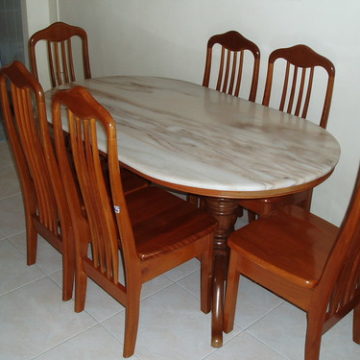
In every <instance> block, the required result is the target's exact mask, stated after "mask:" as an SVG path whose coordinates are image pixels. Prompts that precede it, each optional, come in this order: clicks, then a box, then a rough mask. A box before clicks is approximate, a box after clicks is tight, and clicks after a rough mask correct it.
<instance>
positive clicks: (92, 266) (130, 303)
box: [53, 87, 216, 357]
mask: <svg viewBox="0 0 360 360" xmlns="http://www.w3.org/2000/svg"><path fill="white" fill-rule="evenodd" d="M63 107H65V108H67V109H68V110H67V113H68V118H67V119H66V120H65V119H62V118H61V109H62V108H63ZM64 122H67V125H68V128H69V132H70V142H71V149H72V158H73V162H74V164H75V169H76V177H77V179H78V183H79V184H80V186H79V187H80V193H81V195H80V196H81V198H82V199H83V201H84V205H85V213H86V216H85V217H83V216H82V212H81V209H80V202H79V193H78V192H77V191H76V187H75V186H74V184H73V178H72V173H71V170H70V167H69V163H68V159H67V155H66V146H65V142H64V138H63V131H62V127H63V123H64ZM53 124H54V137H55V144H56V153H57V158H58V162H59V166H60V169H61V175H62V179H63V181H64V184H65V188H66V197H67V199H68V201H69V204H70V210H71V211H70V214H71V217H72V219H73V222H74V224H76V226H75V227H74V232H75V246H76V295H75V310H76V311H78V312H79V311H82V310H83V309H84V305H85V296H86V282H87V277H90V278H91V279H93V280H94V281H95V282H96V283H97V284H99V285H100V286H101V287H102V288H103V289H104V290H105V291H107V292H108V293H109V294H111V295H112V296H113V297H114V298H115V299H117V300H118V301H119V302H120V303H121V304H122V305H123V306H125V307H126V322H125V341H124V353H123V354H124V356H125V357H128V356H131V355H132V354H133V353H134V348H135V341H136V334H137V328H138V319H139V305H140V291H141V286H142V284H143V283H144V282H146V281H148V280H151V279H152V278H154V277H156V276H158V275H160V274H162V273H164V272H166V271H168V270H170V269H172V268H174V267H176V266H177V265H180V264H182V263H184V262H185V261H187V260H189V259H191V258H193V257H198V258H199V259H200V261H201V310H202V311H204V312H209V311H210V295H211V282H212V247H213V236H214V230H215V227H216V221H215V220H214V219H213V218H212V217H210V216H209V215H208V214H207V213H205V212H204V211H202V210H201V209H198V208H196V206H194V205H192V204H190V203H188V202H186V201H183V200H181V199H180V198H178V197H176V196H174V195H172V194H170V193H168V192H166V191H164V190H163V189H160V188H158V187H153V186H149V187H147V188H144V189H142V190H139V191H137V192H134V193H131V194H130V195H127V196H126V197H125V196H124V192H123V185H122V183H121V181H120V176H119V172H120V171H122V169H120V168H119V163H118V151H117V143H116V126H115V122H114V120H113V119H112V117H111V115H110V114H109V113H108V112H107V111H106V110H105V109H104V108H103V107H102V106H101V105H100V104H99V103H97V102H96V101H95V100H94V98H93V97H92V96H91V95H90V93H89V92H88V91H87V90H86V89H85V88H82V87H76V88H73V89H72V90H64V91H59V92H57V93H56V94H55V96H54V98H53ZM99 131H101V132H102V133H103V134H104V135H105V139H106V145H107V149H108V152H107V153H108V169H109V179H110V184H111V186H110V189H109V188H108V187H107V186H106V181H105V180H104V176H103V173H102V171H101V161H100V159H99V151H98V143H97V132H99ZM102 137H103V136H102ZM103 138H104V137H103ZM78 219H81V221H78ZM83 234H86V236H85V238H88V239H89V240H90V243H91V246H92V256H89V255H88V246H89V242H88V241H87V240H85V238H84V237H83V236H82V235H83ZM119 248H120V251H121V256H122V259H123V271H124V277H125V284H122V283H120V282H119V275H118V272H119V263H120V261H119V256H120V255H119Z"/></svg>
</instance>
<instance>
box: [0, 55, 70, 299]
mask: <svg viewBox="0 0 360 360" xmlns="http://www.w3.org/2000/svg"><path fill="white" fill-rule="evenodd" d="M8 86H10V98H9V93H8V91H7V87H8ZM0 87H1V88H0V93H1V101H2V109H3V115H4V123H5V129H6V131H7V135H8V139H9V143H10V145H11V149H12V152H13V156H14V159H15V164H16V167H17V171H18V175H19V180H20V185H21V190H22V196H23V202H24V210H25V220H26V239H27V264H28V265H32V264H34V263H35V262H36V252H37V251H36V250H37V236H38V234H39V235H41V236H42V237H43V238H44V239H45V240H47V241H48V242H49V243H50V244H51V245H53V246H54V247H55V248H56V249H57V250H58V251H60V252H61V253H62V255H63V299H64V300H68V299H70V298H71V296H72V287H73V279H74V258H73V251H71V242H70V240H69V238H70V236H71V231H70V215H69V212H68V210H67V204H66V202H65V194H64V192H63V187H62V184H61V182H60V181H59V174H58V171H57V168H56V163H55V161H54V158H53V153H52V148H51V144H50V139H49V135H48V134H49V133H48V124H47V116H46V107H45V100H44V94H43V90H42V88H41V85H40V84H39V82H38V81H37V80H36V79H35V78H34V76H33V75H32V74H31V73H30V72H29V71H28V70H27V69H26V68H25V66H24V65H23V64H21V63H20V62H18V61H15V62H14V63H13V64H12V65H10V66H7V67H3V68H2V69H1V70H0ZM10 104H11V105H10ZM43 146H45V147H46V148H47V156H48V157H49V159H50V160H51V164H52V166H51V167H49V168H48V167H47V161H46V156H45V153H44V149H43Z"/></svg>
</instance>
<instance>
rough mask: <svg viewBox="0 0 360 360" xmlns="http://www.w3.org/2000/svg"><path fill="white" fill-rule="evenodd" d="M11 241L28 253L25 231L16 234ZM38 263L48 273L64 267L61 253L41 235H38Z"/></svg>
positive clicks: (22, 251)
mask: <svg viewBox="0 0 360 360" xmlns="http://www.w3.org/2000/svg"><path fill="white" fill-rule="evenodd" d="M11 242H12V244H13V245H14V246H15V247H16V248H17V249H18V250H19V251H20V252H21V253H23V254H24V255H25V254H26V236H25V233H23V234H22V235H20V234H19V236H14V237H13V238H12V239H11ZM36 265H37V266H39V268H40V269H41V270H42V271H43V272H44V274H47V275H48V274H52V273H54V272H56V271H59V270H61V268H62V256H61V254H60V253H59V251H57V250H56V249H55V248H54V247H53V246H52V245H50V244H49V243H48V242H47V241H46V240H45V239H43V238H42V237H41V236H38V246H37V256H36Z"/></svg>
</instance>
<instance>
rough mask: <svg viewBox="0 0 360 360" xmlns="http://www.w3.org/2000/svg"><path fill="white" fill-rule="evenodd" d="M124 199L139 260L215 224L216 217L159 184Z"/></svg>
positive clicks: (194, 237)
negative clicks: (159, 186)
mask: <svg viewBox="0 0 360 360" xmlns="http://www.w3.org/2000/svg"><path fill="white" fill-rule="evenodd" d="M126 200H127V205H128V210H129V215H130V218H131V221H132V223H133V229H134V236H135V241H136V247H137V251H138V254H139V257H140V258H141V259H142V260H148V259H150V258H152V257H155V256H158V255H160V254H164V253H167V252H172V251H174V250H176V249H179V248H181V247H183V246H186V245H188V244H190V243H192V242H195V241H196V240H197V239H199V238H201V237H203V236H205V235H206V234H209V233H211V232H212V231H213V230H214V228H215V226H216V220H215V219H214V218H213V217H211V216H210V215H208V214H207V213H205V212H204V211H203V210H200V209H198V208H197V207H196V206H195V205H193V204H190V203H188V202H184V201H183V200H182V199H180V198H179V197H177V196H175V195H173V194H171V193H169V192H167V191H165V190H163V189H161V188H158V187H154V186H149V187H147V188H144V189H141V190H138V191H136V192H134V193H132V194H129V195H127V196H126ZM145 202H146V203H147V204H149V205H148V206H146V208H145V207H144V206H143V204H144V203H145Z"/></svg>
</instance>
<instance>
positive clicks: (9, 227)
mask: <svg viewBox="0 0 360 360" xmlns="http://www.w3.org/2000/svg"><path fill="white" fill-rule="evenodd" d="M24 230H25V217H24V209H23V202H22V197H21V195H20V194H18V195H14V196H10V197H7V198H4V199H0V239H1V238H4V237H8V236H10V235H14V234H18V233H19V232H21V231H24Z"/></svg>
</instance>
